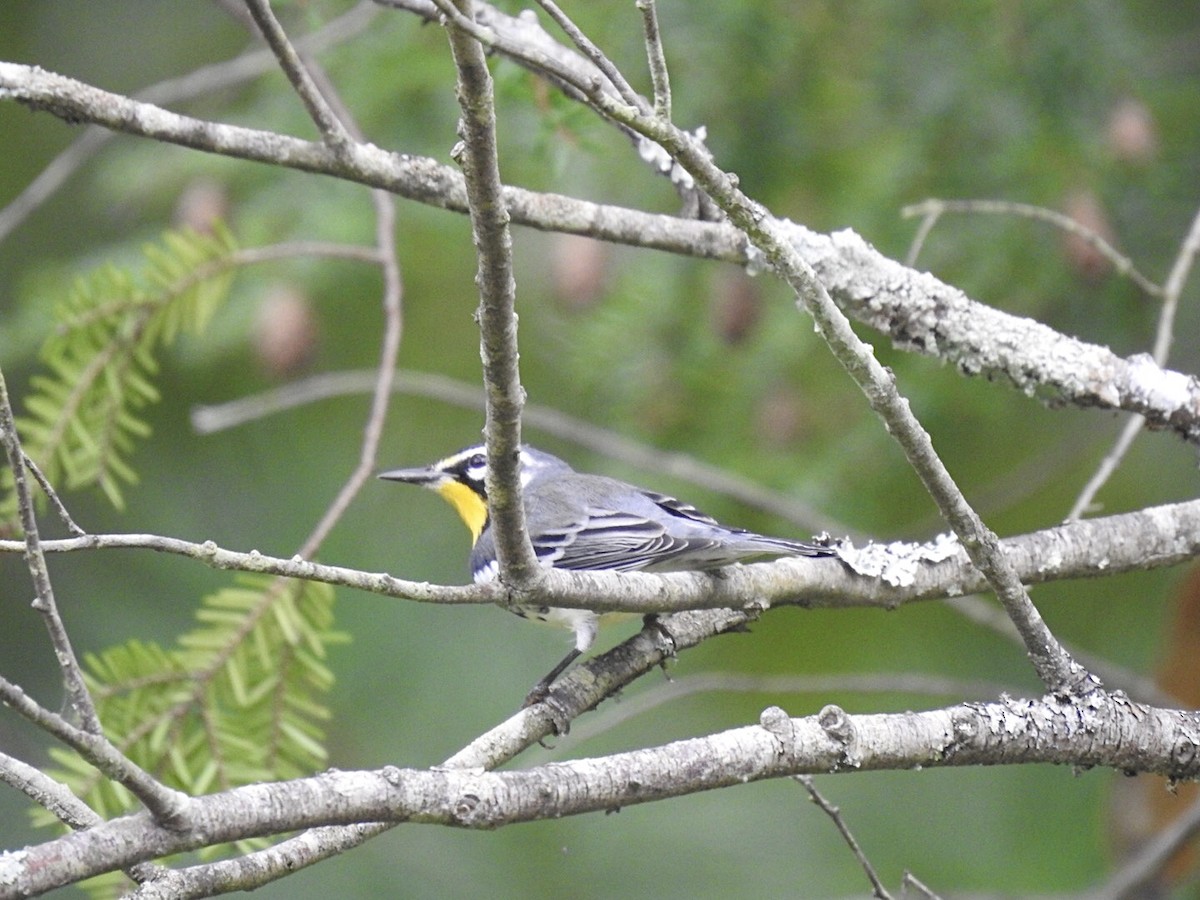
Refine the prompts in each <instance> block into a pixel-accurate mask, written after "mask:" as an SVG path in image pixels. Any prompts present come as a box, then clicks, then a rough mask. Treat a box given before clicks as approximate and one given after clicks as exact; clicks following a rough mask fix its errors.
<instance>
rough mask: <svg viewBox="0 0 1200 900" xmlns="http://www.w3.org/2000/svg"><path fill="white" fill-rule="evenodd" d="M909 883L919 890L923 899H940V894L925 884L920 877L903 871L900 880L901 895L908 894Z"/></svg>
mask: <svg viewBox="0 0 1200 900" xmlns="http://www.w3.org/2000/svg"><path fill="white" fill-rule="evenodd" d="M909 885H912V886H913V887H914V888H916V889H917V890H918V891H920V893H921V896H922V897H924V898H925V900H942V898H941V895H940V894H937V893H936V892H934V890H933V889H932V888H930V887H928V886H926V884H925V883H924V882H923V881H921V879H919V878H917V876H916V875H914V874H913V873H912V872H905V873H904V878H903V880H902V881H901V896H905V897H906V896H908V886H909Z"/></svg>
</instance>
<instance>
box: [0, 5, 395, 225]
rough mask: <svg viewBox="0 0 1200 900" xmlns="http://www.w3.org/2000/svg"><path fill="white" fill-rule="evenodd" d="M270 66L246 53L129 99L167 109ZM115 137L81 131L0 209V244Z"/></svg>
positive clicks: (329, 38)
mask: <svg viewBox="0 0 1200 900" xmlns="http://www.w3.org/2000/svg"><path fill="white" fill-rule="evenodd" d="M378 13H379V10H378V9H377V8H376V6H375V4H374V3H372V2H370V0H363V2H361V3H359V4H358V5H357V6H355V7H353V8H352V9H350V10H349V11H347V12H346V13H344V14H343V15H341V16H338V17H337V18H336V19H333V20H331V21H330V22H329V23H328V24H326V25H323V26H322V27H321V28H319V29H317V30H316V31H314V32H312V33H311V34H306V35H304V36H303V37H302V38H299V39H298V40H297V41H296V46H297V47H299V48H302V49H304V50H307V51H309V52H318V51H320V50H325V49H327V48H329V47H331V46H334V45H336V44H339V43H341V42H343V41H346V40H348V39H349V38H352V37H354V36H355V35H357V34H359V33H361V32H362V31H363V30H364V29H366V28H367V26H368V25H370V24H371V22H372V20H373V19H375V18H376V16H377V15H378ZM275 66H276V62H275V56H274V54H272V53H271V51H269V50H262V49H257V50H252V51H250V52H247V53H243V54H241V55H240V56H237V57H234V58H233V59H231V60H228V61H226V62H220V63H213V64H211V65H207V66H201V67H200V68H198V69H196V70H195V71H193V72H190V73H188V74H187V75H183V76H180V77H179V78H170V79H167V80H166V81H161V82H158V83H157V84H153V85H151V86H150V87H147V88H144V89H143V90H140V91H137V92H136V93H134V94H132V95H131V96H132V97H133V98H134V99H137V100H142V101H144V102H146V103H159V104H162V105H164V106H171V105H174V104H177V103H181V102H184V101H186V100H192V99H195V98H196V97H202V96H207V95H209V94H212V93H214V92H216V91H220V90H223V89H225V88H228V87H231V86H233V85H236V84H241V83H243V82H245V81H249V80H250V79H252V78H257V77H258V76H260V75H262V74H263V73H265V72H269V71H272V70H273V69H274V68H275ZM115 136H116V135H115V134H114V132H112V131H109V130H107V129H105V128H103V127H91V128H88V129H87V130H86V131H84V132H83V134H82V135H80V136H79V138H78V139H77V140H75V141H74V142H73V143H71V145H70V146H68V147H67V148H66V149H65V150H63V151H62V153H60V154H58V156H56V157H55V158H54V159H53V160H51V161H50V163H49V164H47V166H46V167H45V168H44V169H42V171H41V172H39V173H38V175H37V177H35V178H34V179H33V180H32V181H31V182H29V184H28V185H27V186H26V187H25V189H24V190H22V191H21V193H19V194H18V195H17V196H16V197H14V198H13V199H12V201H11V202H9V203H8V205H7V206H5V207H3V208H2V209H0V241H4V240H5V239H6V238H7V237H8V236H9V234H11V233H12V232H13V231H14V230H16V228H17V227H19V226H20V225H21V223H22V222H24V221H25V219H27V218H28V217H29V216H30V215H31V214H32V213H34V212H35V211H36V210H37V209H39V208H40V207H41V205H42V204H43V203H45V202H46V201H47V200H49V199H50V198H51V197H53V196H54V195H55V194H56V193H57V192H58V190H59V189H60V188H61V187H62V186H63V185H64V184H66V182H67V180H68V179H69V178H70V177H71V176H72V175H73V174H74V173H75V172H76V171H77V170H78V169H79V168H80V167H81V166H82V165H83V164H84V163H85V162H87V161H88V160H89V159H91V158H92V156H94V155H95V154H96V152H97V151H98V150H99V149H100V148H101V147H103V146H104V145H105V144H106V143H108V142H109V141H110V140H111V139H112V138H113V137H115Z"/></svg>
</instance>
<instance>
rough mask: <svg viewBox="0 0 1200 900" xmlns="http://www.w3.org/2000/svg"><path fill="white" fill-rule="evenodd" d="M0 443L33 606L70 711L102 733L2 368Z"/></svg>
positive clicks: (97, 732) (95, 730)
mask: <svg viewBox="0 0 1200 900" xmlns="http://www.w3.org/2000/svg"><path fill="white" fill-rule="evenodd" d="M0 444H3V445H4V453H5V455H6V456H7V457H8V465H9V468H10V469H11V470H12V476H13V490H14V491H15V492H16V495H17V512H18V515H19V516H20V519H21V530H22V531H24V533H25V540H24V541H23V542H22V552H23V553H24V555H25V565H26V566H27V567H28V568H29V574H30V576H31V577H32V579H33V589H34V599H33V608H34V609H36V610H37V611H38V613H40V614H41V617H42V622H43V623H44V624H45V626H46V632H47V633H48V634H49V635H50V643H51V645H52V646H53V648H54V656H55V659H57V661H58V667H59V670H60V671H61V672H62V679H63V685H64V686H65V688H66V691H67V698H68V701H69V702H70V705H71V710H72V712H73V713H74V715H75V716H76V717H77V718H78V720H79V722H81V723H82V725H83V727H84V728H85V729H86V730H87V731H89V732H91V733H92V734H95V735H99V734H102V733H103V729H102V728H101V727H100V719H99V718H97V716H96V706H95V704H94V703H92V696H91V694H89V693H88V689H87V685H86V684H85V683H84V680H83V672H82V670H80V668H79V659H78V658H77V657H76V656H75V650H74V648H72V646H71V639H70V637H69V636H68V635H67V629H66V626H65V625H63V621H62V617H61V616H60V615H59V614H58V604H57V603H55V601H54V586H53V585H52V584H51V583H50V570H49V568H47V566H46V556H45V554H44V553H43V551H42V545H41V537H40V535H39V534H38V523H37V515H36V513H35V511H34V506H33V497H32V495H31V494H30V492H29V483H28V482H27V481H26V480H25V453H24V451H22V450H21V438H20V436H19V435H18V434H17V425H16V422H15V421H14V419H13V410H12V404H11V403H10V402H9V399H8V386H7V384H6V382H5V380H4V373H3V372H0Z"/></svg>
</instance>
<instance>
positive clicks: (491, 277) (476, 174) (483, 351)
mask: <svg viewBox="0 0 1200 900" xmlns="http://www.w3.org/2000/svg"><path fill="white" fill-rule="evenodd" d="M454 2H455V3H456V4H457V10H456V9H455V7H454V6H451V5H450V0H444V2H442V0H439V4H438V5H439V8H442V9H445V10H446V11H447V13H448V14H453V13H454V12H455V11H457V12H458V13H459V19H465V20H467V21H471V20H472V19H473V16H472V2H471V0H454ZM452 18H453V17H452ZM453 21H458V19H453ZM446 34H447V36H448V37H449V39H450V49H451V51H452V52H453V54H454V65H455V68H456V69H457V71H458V81H457V90H456V94H457V96H458V104H459V107H460V109H461V110H462V118H461V120H460V122H459V137H461V138H462V142H461V144H459V146H458V147H457V148H455V149H456V153H455V154H453V155H455V157H456V158H457V159H458V160H459V162H460V163H461V165H462V168H463V177H464V179H465V181H466V185H467V201H468V206H469V211H470V214H471V232H472V235H473V237H474V240H475V254H476V258H477V259H478V263H479V269H478V272H477V273H476V275H475V285H476V287H477V288H478V290H479V314H478V315H479V337H480V345H479V352H480V356H481V357H482V358H483V381H484V386H485V388H486V390H487V423H486V425H485V427H484V433H485V437H486V439H487V453H488V470H487V494H488V515H489V518H490V520H491V523H492V533H493V535H495V542H496V557H497V559H498V561H499V563H500V572H499V575H500V580H501V581H502V582H504V583H505V584H513V585H516V586H519V587H527V586H529V585H532V584H535V583H536V581H537V580H538V578H539V576H540V575H541V574H542V571H543V569H542V566H541V565H540V564H539V563H538V561H537V558H536V557H535V556H534V554H533V545H532V544H531V543H530V541H529V533H528V531H527V529H526V526H525V505H524V503H523V502H522V499H521V482H520V477H519V473H520V467H521V458H520V450H521V408H522V406H523V405H524V403H525V391H524V389H523V388H522V387H521V373H520V370H519V368H518V363H517V315H516V309H515V306H516V293H517V285H516V281H515V279H514V278H513V270H512V236H511V235H510V233H509V228H508V225H509V221H510V219H509V214H508V208H507V206H506V205H505V202H504V195H503V186H502V183H501V180H500V163H499V160H498V157H497V151H496V109H495V101H494V98H493V94H492V77H491V75H490V74H489V73H488V68H487V59H486V57H485V56H484V53H483V47H482V46H481V45H480V44H479V42H478V41H476V40H475V38H473V37H471V36H470V35H468V34H466V33H465V32H463V31H462V30H461V29H460V28H458V27H453V26H452V27H449V28H447V30H446Z"/></svg>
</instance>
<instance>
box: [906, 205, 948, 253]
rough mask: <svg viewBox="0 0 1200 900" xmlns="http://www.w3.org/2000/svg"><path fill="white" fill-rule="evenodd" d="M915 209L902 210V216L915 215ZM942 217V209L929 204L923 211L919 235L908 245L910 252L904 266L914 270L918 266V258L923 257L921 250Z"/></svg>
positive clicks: (918, 230)
mask: <svg viewBox="0 0 1200 900" xmlns="http://www.w3.org/2000/svg"><path fill="white" fill-rule="evenodd" d="M914 212H915V210H914V208H913V207H911V206H910V207H908V208H906V209H904V210H901V213H902V214H905V215H908V214H910V213H914ZM941 217H942V208H941V207H940V206H936V207H935V206H932V205H929V204H927V205H926V208H925V209H924V211H923V215H922V218H921V224H920V225H918V226H917V233H916V234H914V235H913V239H912V243H911V244H909V245H908V252H907V253H906V254H904V264H905V265H906V266H908V267H909V268H913V267H914V266H916V264H917V257H918V256H920V255H921V250H922V249H923V248H924V246H925V240H926V239H927V238H928V237H929V233H930V232H931V231H933V228H934V226H935V225H937V222H938V219H940V218H941Z"/></svg>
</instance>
